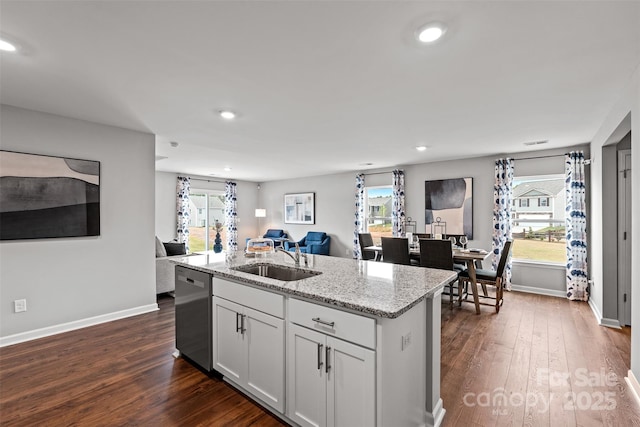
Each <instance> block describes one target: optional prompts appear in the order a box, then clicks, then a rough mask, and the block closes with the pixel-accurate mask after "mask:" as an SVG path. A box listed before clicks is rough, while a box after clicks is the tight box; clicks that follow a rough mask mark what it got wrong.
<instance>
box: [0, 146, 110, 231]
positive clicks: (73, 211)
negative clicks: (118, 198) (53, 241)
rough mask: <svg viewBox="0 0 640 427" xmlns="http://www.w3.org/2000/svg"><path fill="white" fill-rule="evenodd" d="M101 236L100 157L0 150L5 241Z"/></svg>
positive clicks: (1, 218)
mask: <svg viewBox="0 0 640 427" xmlns="http://www.w3.org/2000/svg"><path fill="white" fill-rule="evenodd" d="M99 235H100V162H96V161H92V160H78V159H71V158H68V157H53V156H43V155H39V154H27V153H17V152H13V151H0V240H21V239H46V238H54V237H79V236H99Z"/></svg>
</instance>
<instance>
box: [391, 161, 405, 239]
mask: <svg viewBox="0 0 640 427" xmlns="http://www.w3.org/2000/svg"><path fill="white" fill-rule="evenodd" d="M391 211H392V212H391V226H392V227H393V237H404V232H405V222H404V221H405V217H404V172H403V171H401V170H398V169H396V170H394V171H393V193H392V207H391Z"/></svg>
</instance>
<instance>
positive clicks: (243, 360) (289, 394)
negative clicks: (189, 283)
mask: <svg viewBox="0 0 640 427" xmlns="http://www.w3.org/2000/svg"><path fill="white" fill-rule="evenodd" d="M173 262H175V263H176V264H177V265H178V267H177V272H176V273H177V274H176V276H177V277H178V276H180V271H181V270H180V269H184V268H186V269H190V270H195V271H199V272H202V273H206V274H209V275H211V276H212V277H213V279H212V280H213V287H212V289H213V295H212V307H213V309H212V312H213V314H212V322H213V351H212V353H213V354H212V359H213V366H214V369H216V370H217V371H219V372H220V373H222V374H223V376H224V377H225V379H227V380H228V381H230V382H231V383H233V384H234V385H236V386H238V387H239V388H241V389H242V390H243V391H245V392H247V393H249V394H250V395H251V396H252V397H255V398H256V400H257V401H258V402H260V403H262V404H265V405H266V407H267V408H268V409H270V410H271V411H272V412H273V413H275V414H276V415H278V416H280V417H281V418H283V419H285V420H286V421H288V422H290V423H294V424H299V425H367V426H373V425H378V426H404V425H407V426H409V425H415V426H421V425H439V424H440V423H441V421H442V417H443V416H444V409H443V407H442V400H441V399H440V294H441V293H442V289H443V286H444V284H445V283H448V282H449V281H450V280H452V279H453V278H454V277H455V273H453V272H449V271H444V270H434V269H427V268H420V267H410V266H402V265H395V264H385V263H379V262H374V261H357V260H351V259H344V258H335V257H328V256H321V255H310V256H309V257H308V265H307V266H305V262H304V260H301V266H300V268H297V267H296V266H295V265H294V262H293V260H292V259H291V257H289V256H287V255H286V254H282V253H275V254H272V255H269V256H266V257H261V258H255V259H254V258H246V257H245V256H244V254H242V253H237V254H225V253H221V254H213V253H207V254H203V255H198V256H191V257H185V258H182V259H176V260H174V261H173ZM251 266H284V268H285V269H287V268H289V269H291V270H296V271H302V272H308V273H309V277H307V278H304V279H301V280H291V281H283V280H276V279H273V278H270V277H263V276H259V275H256V274H251V273H248V272H245V271H240V270H242V269H245V270H247V267H251ZM278 268H280V267H278ZM239 269H240V270H239ZM256 270H257V269H256Z"/></svg>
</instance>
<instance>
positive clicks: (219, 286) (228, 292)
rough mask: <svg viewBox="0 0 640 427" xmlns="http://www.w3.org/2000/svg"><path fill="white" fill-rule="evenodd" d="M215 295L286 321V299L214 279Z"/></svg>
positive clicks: (217, 278) (224, 280)
mask: <svg viewBox="0 0 640 427" xmlns="http://www.w3.org/2000/svg"><path fill="white" fill-rule="evenodd" d="M213 295H215V296H218V297H221V298H224V299H227V300H229V301H233V302H236V303H238V304H242V305H244V306H247V307H251V308H253V309H255V310H258V311H261V312H263V313H267V314H270V315H272V316H275V317H279V318H280V319H284V297H283V296H282V295H278V294H274V293H272V292H268V291H263V290H260V289H256V288H252V287H251V286H246V285H242V284H239V283H235V282H232V281H230V280H226V279H221V278H219V277H214V278H213Z"/></svg>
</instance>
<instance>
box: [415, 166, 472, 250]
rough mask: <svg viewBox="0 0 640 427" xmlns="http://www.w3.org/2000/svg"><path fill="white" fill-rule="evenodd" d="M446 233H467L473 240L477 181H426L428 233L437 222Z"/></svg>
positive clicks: (426, 221) (459, 179) (466, 179)
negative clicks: (474, 194)
mask: <svg viewBox="0 0 640 427" xmlns="http://www.w3.org/2000/svg"><path fill="white" fill-rule="evenodd" d="M438 218H440V224H442V225H443V226H444V227H446V233H442V234H464V235H466V236H467V238H468V239H470V240H471V239H473V178H454V179H440V180H435V181H425V182H424V219H425V220H424V222H425V225H426V232H427V233H431V225H432V224H433V223H437V219H438Z"/></svg>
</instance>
